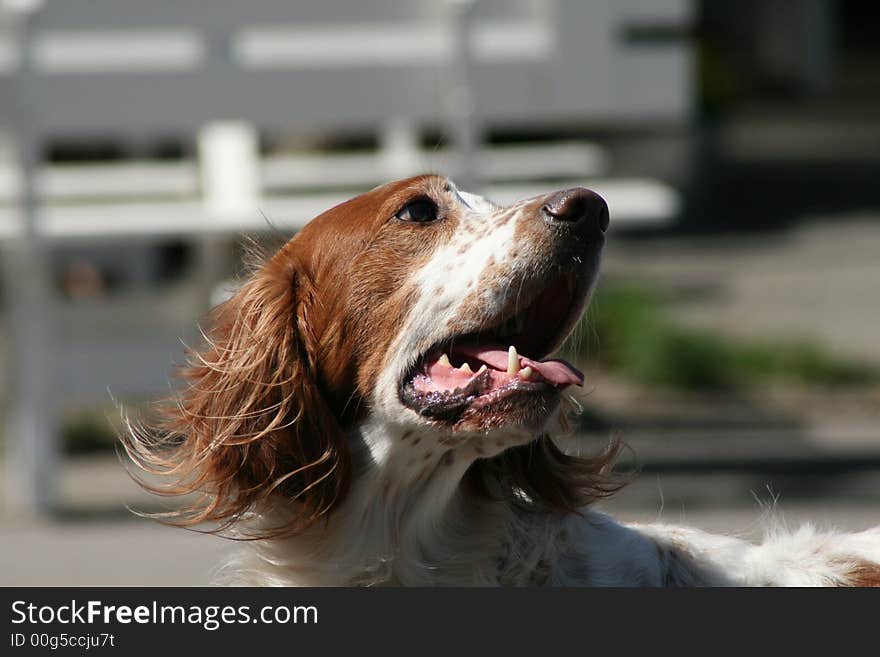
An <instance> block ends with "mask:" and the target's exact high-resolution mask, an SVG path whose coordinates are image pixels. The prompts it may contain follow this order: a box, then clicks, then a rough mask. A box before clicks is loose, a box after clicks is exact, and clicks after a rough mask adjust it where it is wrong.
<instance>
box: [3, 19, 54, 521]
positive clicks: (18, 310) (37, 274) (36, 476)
mask: <svg viewBox="0 0 880 657" xmlns="http://www.w3.org/2000/svg"><path fill="white" fill-rule="evenodd" d="M17 8H18V9H19V10H20V11H19V12H17V17H16V18H17V25H16V29H15V33H16V37H17V42H18V49H19V53H20V59H19V66H18V70H17V72H16V75H15V82H14V96H15V101H16V108H15V109H16V115H15V122H14V125H13V129H14V130H15V136H14V137H15V139H14V141H15V146H16V156H17V159H18V164H19V172H20V178H21V183H20V197H19V208H20V213H21V215H20V216H21V233H20V234H19V235H18V237H17V238H16V239H14V240H13V247H12V250H11V252H10V254H9V255H10V267H9V269H8V270H7V272H11V274H12V275H11V277H10V276H8V275H7V281H6V284H7V285H6V287H7V290H8V291H9V300H10V310H11V312H10V314H11V320H12V327H11V328H12V342H11V345H12V348H11V349H10V360H11V362H12V363H13V367H12V377H11V378H10V392H11V394H12V395H13V397H14V402H13V403H12V405H11V406H12V412H11V413H10V418H9V425H8V426H9V428H8V432H7V435H6V444H7V450H8V453H9V458H8V461H7V471H8V475H9V476H8V477H7V480H8V486H7V492H8V498H7V500H8V506H9V508H10V509H12V510H13V511H16V512H19V513H24V514H30V515H36V514H46V513H49V512H50V511H51V510H52V509H53V508H54V507H55V502H56V482H57V479H58V477H57V476H56V472H57V465H58V452H59V450H58V444H57V441H56V435H55V430H56V423H55V416H56V412H57V409H56V407H55V403H54V395H52V394H51V385H50V368H51V363H52V356H51V347H52V342H51V333H50V330H49V321H50V313H49V303H50V299H51V295H50V289H49V257H48V251H47V248H46V245H45V243H44V241H43V239H42V236H41V235H40V230H39V226H38V225H37V221H38V214H39V199H38V196H37V194H38V192H37V189H36V186H35V183H36V174H37V170H38V167H39V163H40V146H41V144H40V135H39V131H38V129H37V126H36V125H35V120H34V117H33V109H34V108H32V107H31V104H30V102H29V101H30V95H29V88H30V86H29V84H30V78H31V76H32V75H33V62H32V53H31V38H30V34H31V30H32V28H33V17H34V15H35V12H36V10H37V9H38V8H39V3H33V2H32V3H30V5H26V4H25V5H22V6H21V7H17Z"/></svg>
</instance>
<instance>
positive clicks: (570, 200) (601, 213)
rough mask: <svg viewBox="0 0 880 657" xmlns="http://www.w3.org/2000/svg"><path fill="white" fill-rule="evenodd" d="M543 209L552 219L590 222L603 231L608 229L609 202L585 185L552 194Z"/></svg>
mask: <svg viewBox="0 0 880 657" xmlns="http://www.w3.org/2000/svg"><path fill="white" fill-rule="evenodd" d="M541 210H543V212H544V215H545V216H546V217H547V218H548V219H549V220H550V221H559V222H568V223H578V222H589V223H590V224H591V226H594V227H595V228H596V229H598V230H600V231H602V232H603V233H604V232H605V231H606V230H608V223H609V218H608V204H607V203H605V199H603V198H602V197H601V196H599V195H598V194H597V193H596V192H594V191H592V190H589V189H586V188H584V187H572V188H571V189H563V190H562V191H559V192H555V193H553V194H551V195H550V196H548V197H547V200H546V202H545V203H544V205H543V207H542V208H541Z"/></svg>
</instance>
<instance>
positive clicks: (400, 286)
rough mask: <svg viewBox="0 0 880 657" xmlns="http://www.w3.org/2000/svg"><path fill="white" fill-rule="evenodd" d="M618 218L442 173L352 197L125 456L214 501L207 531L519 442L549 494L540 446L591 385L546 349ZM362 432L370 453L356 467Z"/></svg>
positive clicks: (219, 330) (305, 508) (250, 288)
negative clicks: (575, 390) (572, 397)
mask: <svg viewBox="0 0 880 657" xmlns="http://www.w3.org/2000/svg"><path fill="white" fill-rule="evenodd" d="M607 226H608V209H607V206H606V204H605V202H604V201H603V200H602V199H601V198H600V197H599V196H598V195H596V194H595V193H593V192H591V191H589V190H586V189H582V188H575V189H568V190H564V191H560V192H555V193H552V194H547V195H543V196H539V197H534V198H529V199H526V200H523V201H520V202H518V203H516V204H514V205H512V206H510V207H499V206H497V205H495V204H493V203H491V202H489V201H487V200H486V199H484V198H481V197H479V196H476V195H473V194H469V193H466V192H464V191H461V190H459V189H457V188H456V186H455V185H454V184H453V183H452V182H451V181H449V180H447V179H445V178H443V177H440V176H433V175H428V176H419V177H416V178H411V179H408V180H403V181H400V182H395V183H391V184H388V185H384V186H382V187H378V188H376V189H374V190H372V191H370V192H367V193H366V194H363V195H361V196H358V197H356V198H353V199H351V200H350V201H347V202H345V203H343V204H341V205H338V206H336V207H334V208H332V209H330V210H328V211H327V212H325V213H324V214H322V215H320V216H319V217H317V218H316V219H314V220H313V221H312V222H310V223H309V224H308V225H307V226H306V227H305V228H304V229H303V230H302V231H301V232H300V233H299V234H297V235H296V237H294V238H293V239H292V240H290V241H289V242H288V243H287V244H286V245H285V246H284V247H283V248H281V250H280V251H279V252H278V253H276V254H275V255H274V256H273V257H271V258H270V259H269V260H268V261H266V262H265V263H264V264H263V265H262V266H260V267H259V268H258V269H257V270H256V271H255V272H254V274H253V275H252V276H251V277H250V279H249V280H248V281H246V282H245V284H244V285H243V287H242V288H241V289H240V291H239V292H238V293H237V294H236V295H235V296H234V297H233V298H232V299H230V300H229V301H227V302H226V303H224V304H223V305H222V306H220V307H218V308H217V309H216V310H215V312H214V316H213V318H212V329H211V330H210V331H209V332H208V335H207V338H208V339H207V343H206V345H205V346H204V348H203V349H202V350H201V351H198V352H195V353H194V354H193V357H192V360H191V364H190V367H189V368H188V369H186V370H184V371H183V379H184V381H185V383H186V387H185V388H184V389H183V390H182V391H181V394H180V398H179V399H178V400H177V401H176V403H175V404H174V405H173V407H172V408H171V409H170V411H169V412H168V421H167V423H166V425H165V427H164V433H163V437H162V439H161V444H160V445H156V444H151V443H148V442H144V441H143V440H141V441H134V442H130V443H129V447H130V451H131V452H132V454H133V456H134V457H135V458H136V459H137V460H139V461H140V462H141V464H142V465H144V466H145V467H147V468H148V469H152V470H159V471H164V472H166V473H171V474H173V475H175V476H176V477H177V478H178V479H179V480H180V482H181V483H180V484H179V486H178V488H177V490H178V491H183V492H192V491H203V492H205V493H206V497H205V501H204V503H203V504H201V505H200V506H199V510H198V513H196V514H194V515H193V516H192V517H191V518H190V519H191V520H192V521H193V522H197V521H201V520H206V519H212V520H224V521H234V520H236V519H238V518H239V517H240V516H241V514H242V513H244V512H246V511H248V510H250V509H253V508H255V507H257V506H259V505H260V504H262V503H265V502H267V501H269V500H271V499H277V498H279V497H280V498H286V500H287V502H288V503H289V504H293V505H298V508H299V509H300V510H301V513H300V517H301V520H302V523H303V524H308V523H309V522H310V521H312V520H314V519H316V518H318V517H320V516H322V515H323V514H325V513H326V512H327V511H328V510H330V509H332V508H333V507H334V506H335V505H336V504H338V503H339V502H340V501H341V500H342V498H343V497H344V495H345V493H346V490H347V488H348V485H349V482H350V480H351V478H352V476H353V475H352V472H353V471H357V472H360V471H362V470H363V468H365V467H383V466H387V467H395V468H401V469H404V470H406V469H412V470H413V471H415V470H420V471H422V472H424V471H425V470H426V469H430V468H431V467H433V466H434V465H435V464H438V463H440V462H441V461H442V462H446V463H448V462H449V461H451V460H454V459H456V458H459V459H461V460H464V461H467V460H468V459H470V460H471V461H475V460H478V459H489V458H491V457H493V456H495V455H497V454H499V453H501V452H507V451H510V450H516V449H518V448H520V447H525V448H527V449H531V450H532V452H530V455H529V458H530V459H531V461H530V462H531V466H532V467H533V468H534V470H532V471H530V472H529V473H526V474H523V477H525V478H526V479H527V480H529V481H530V482H531V483H532V486H531V487H532V488H533V489H535V490H532V491H531V494H532V495H541V494H542V491H541V488H542V487H541V486H540V485H538V483H536V482H539V481H540V479H541V477H542V476H544V474H546V473H543V474H542V473H541V472H540V458H539V457H540V454H539V453H538V452H537V451H535V448H534V445H535V444H537V443H536V441H537V440H538V439H539V437H541V436H542V435H543V434H544V433H545V432H546V431H547V430H548V428H550V427H552V426H553V424H554V422H555V421H556V419H557V416H558V414H559V406H560V398H561V393H562V391H563V390H565V389H566V388H567V387H569V386H571V385H580V384H581V383H582V382H583V377H582V375H581V374H580V372H578V371H577V370H576V369H575V368H574V367H572V366H571V365H569V364H568V363H566V362H564V361H560V360H547V356H548V355H549V354H551V353H552V352H553V351H554V350H555V349H556V348H557V347H559V345H560V344H561V343H562V341H563V340H564V338H565V337H566V336H567V334H568V333H569V332H570V331H571V329H572V327H573V326H574V324H575V322H576V321H577V320H578V318H579V317H580V315H581V313H582V311H583V309H584V306H585V304H586V303H587V299H588V297H589V294H590V291H591V289H592V287H593V285H594V283H595V280H596V275H597V271H598V266H599V258H600V253H601V250H602V245H603V241H604V231H605V230H606V228H607ZM359 427H371V429H370V430H365V431H359V430H358V428H359ZM377 427H378V428H381V430H377ZM353 441H361V446H364V447H366V449H365V450H361V451H362V452H363V453H364V454H366V456H365V457H363V458H355V459H353V458H352V449H353V447H355V446H354V445H353V444H352V443H353ZM416 444H420V445H421V447H419V448H418V449H416V448H415V445H416ZM358 453H360V452H358ZM540 453H541V454H545V455H546V453H547V448H546V446H542V447H541V449H540ZM551 456H552V457H553V458H555V459H556V461H555V462H556V465H557V466H559V461H560V459H562V458H563V457H562V455H561V453H559V452H557V451H552V453H551ZM416 457H418V458H416ZM524 467H525V466H523V468H524ZM559 485H560V484H559V482H558V481H555V480H554V481H553V482H551V483H549V484H547V486H546V488H547V490H546V491H545V492H547V494H548V495H550V497H553V496H554V495H556V496H557V497H559V496H560V495H561V493H560V492H559V491H558V490H556V489H558V488H559ZM551 489H553V490H551ZM554 491H555V492H554ZM562 497H564V495H562ZM560 503H561V504H563V505H565V504H567V502H565V501H564V500H563V501H562V502H560Z"/></svg>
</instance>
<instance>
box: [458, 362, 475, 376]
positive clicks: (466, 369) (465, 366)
mask: <svg viewBox="0 0 880 657" xmlns="http://www.w3.org/2000/svg"><path fill="white" fill-rule="evenodd" d="M458 369H459V370H461V371H462V372H465V373H467V374H473V373H474V372H473V370H471V366H470V365H468V364H467V363H463V364H462V366H461V367H459V368H458Z"/></svg>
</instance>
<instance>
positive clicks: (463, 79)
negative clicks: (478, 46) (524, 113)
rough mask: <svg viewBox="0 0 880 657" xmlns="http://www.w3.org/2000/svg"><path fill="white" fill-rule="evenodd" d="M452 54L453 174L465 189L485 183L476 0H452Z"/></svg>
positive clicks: (451, 133)
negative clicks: (476, 76)
mask: <svg viewBox="0 0 880 657" xmlns="http://www.w3.org/2000/svg"><path fill="white" fill-rule="evenodd" d="M448 2H449V13H450V32H451V47H452V50H451V53H450V59H449V127H448V130H449V134H450V135H451V137H452V143H453V145H454V147H455V157H454V165H453V171H452V173H453V176H454V177H455V179H456V181H457V183H458V184H459V185H460V186H461V187H463V188H465V189H475V188H476V186H477V185H478V184H479V183H480V182H481V181H480V179H479V178H480V176H479V171H477V167H476V164H475V162H474V157H475V155H476V151H477V146H478V145H479V142H480V137H479V129H478V127H477V119H476V116H475V113H476V112H475V110H476V106H475V105H476V103H475V100H474V94H473V87H472V78H473V74H472V71H473V63H474V58H473V50H472V47H471V25H472V19H473V14H474V7H475V4H476V2H475V0H448Z"/></svg>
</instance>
